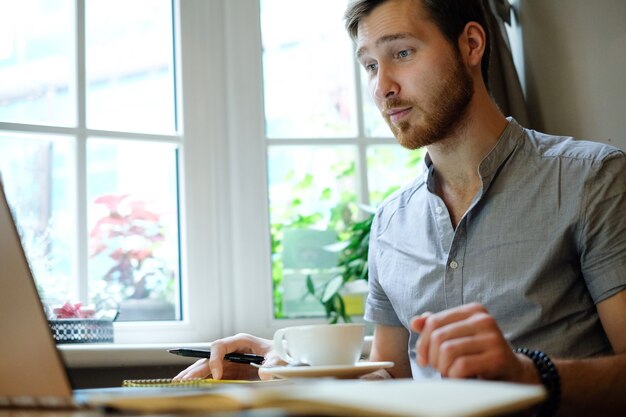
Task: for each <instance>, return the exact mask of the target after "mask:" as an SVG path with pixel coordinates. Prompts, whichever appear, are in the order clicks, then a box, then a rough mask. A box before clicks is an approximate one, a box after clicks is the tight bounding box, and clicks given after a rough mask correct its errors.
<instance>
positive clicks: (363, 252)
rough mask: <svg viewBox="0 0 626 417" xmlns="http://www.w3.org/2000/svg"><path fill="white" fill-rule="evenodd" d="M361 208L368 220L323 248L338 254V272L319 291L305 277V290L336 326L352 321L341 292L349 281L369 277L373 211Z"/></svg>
mask: <svg viewBox="0 0 626 417" xmlns="http://www.w3.org/2000/svg"><path fill="white" fill-rule="evenodd" d="M362 209H363V210H364V211H366V212H367V213H368V215H367V217H365V218H364V219H363V220H359V221H356V222H354V223H352V224H350V225H349V226H348V228H347V233H346V236H347V237H346V238H345V240H343V241H341V242H339V243H337V244H335V245H330V246H328V247H327V248H326V249H327V250H330V251H334V252H339V260H338V262H337V265H338V267H339V268H340V271H341V272H340V273H339V274H338V275H336V276H335V277H333V278H332V279H330V280H329V281H328V282H326V284H324V285H323V286H321V288H319V289H318V288H315V285H314V283H313V280H312V278H311V276H307V291H308V292H309V294H312V295H313V296H315V297H316V298H318V299H319V301H320V303H322V305H323V306H324V309H325V311H326V318H327V319H328V321H329V322H330V323H337V322H338V321H339V320H340V319H341V320H343V321H344V322H350V321H351V319H350V316H349V315H348V314H347V311H346V305H345V302H344V299H343V296H342V295H341V291H342V289H343V288H344V287H345V285H346V284H347V283H348V282H352V281H356V280H365V281H367V278H368V275H367V252H368V249H369V237H370V229H371V227H372V220H373V219H374V210H373V209H372V208H370V207H362Z"/></svg>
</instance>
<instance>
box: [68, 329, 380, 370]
mask: <svg viewBox="0 0 626 417" xmlns="http://www.w3.org/2000/svg"><path fill="white" fill-rule="evenodd" d="M371 345H372V336H365V342H364V344H363V354H364V356H366V357H367V356H369V352H370V349H371ZM184 346H185V347H195V348H206V347H207V344H206V343H184ZM58 347H59V351H60V352H61V354H62V356H63V359H64V360H65V364H66V366H67V367H68V368H98V367H112V366H116V367H120V366H122V367H125V366H153V365H159V366H161V365H187V364H191V363H193V362H195V361H196V360H197V359H196V358H186V357H182V356H176V355H172V354H171V353H169V352H167V349H173V348H177V347H181V344H172V343H154V344H115V343H100V344H92V345H71V344H68V345H58Z"/></svg>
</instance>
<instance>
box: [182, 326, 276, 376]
mask: <svg viewBox="0 0 626 417" xmlns="http://www.w3.org/2000/svg"><path fill="white" fill-rule="evenodd" d="M231 352H241V353H253V354H255V355H262V356H264V357H265V361H264V362H263V366H262V367H261V368H256V367H254V366H252V365H248V364H242V363H235V362H230V361H225V360H224V355H226V354H227V353H231ZM279 362H280V359H279V358H278V356H277V355H276V354H275V352H274V350H273V344H272V341H271V340H267V339H262V338H260V337H256V336H252V335H249V334H244V333H240V334H238V335H235V336H230V337H226V338H224V339H219V340H216V341H214V342H212V343H211V358H210V359H200V360H199V361H197V362H195V363H194V364H192V365H191V366H189V367H188V368H187V369H185V370H183V371H182V372H181V373H179V374H178V375H176V376H175V377H174V380H175V381H180V380H187V379H192V378H206V377H208V376H211V377H212V378H213V379H222V378H224V379H258V378H261V379H270V378H271V375H268V374H267V373H265V372H263V368H264V367H269V366H276V365H277V364H278V363H279Z"/></svg>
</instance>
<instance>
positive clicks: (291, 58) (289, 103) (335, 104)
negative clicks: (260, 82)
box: [261, 0, 357, 138]
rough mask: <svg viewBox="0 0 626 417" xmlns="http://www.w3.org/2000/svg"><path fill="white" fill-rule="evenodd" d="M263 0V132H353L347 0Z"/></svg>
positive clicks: (289, 134) (274, 134) (345, 134)
mask: <svg viewBox="0 0 626 417" xmlns="http://www.w3.org/2000/svg"><path fill="white" fill-rule="evenodd" d="M311 4H312V3H310V2H308V1H303V0H262V1H261V29H262V38H263V70H264V71H263V74H264V88H265V119H266V132H267V136H268V137H271V138H303V137H322V138H324V137H350V136H355V135H356V132H357V120H356V117H357V116H356V111H355V109H356V104H355V92H354V53H353V48H352V43H351V41H350V37H349V36H348V35H347V33H346V31H345V29H344V28H343V12H344V11H345V8H346V4H347V1H346V0H318V1H316V2H315V6H314V7H312V6H311Z"/></svg>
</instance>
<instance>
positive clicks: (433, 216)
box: [177, 0, 626, 415]
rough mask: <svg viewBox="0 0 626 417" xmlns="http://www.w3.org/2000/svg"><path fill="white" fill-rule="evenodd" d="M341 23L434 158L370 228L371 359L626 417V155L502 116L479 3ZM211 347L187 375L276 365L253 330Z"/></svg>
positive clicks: (394, 121) (405, 133)
mask: <svg viewBox="0 0 626 417" xmlns="http://www.w3.org/2000/svg"><path fill="white" fill-rule="evenodd" d="M346 27H347V29H348V31H349V32H350V35H351V36H352V37H353V38H354V40H355V42H356V47H357V50H356V51H357V52H356V55H357V59H358V60H359V62H360V63H361V64H362V66H363V68H364V69H365V71H366V73H367V75H368V81H369V89H370V93H371V94H372V96H373V97H374V100H375V101H376V104H377V106H378V108H379V109H380V111H381V112H382V114H383V117H384V118H385V120H386V121H387V123H388V124H389V126H390V127H391V129H392V131H393V133H394V135H395V136H396V138H397V139H398V141H399V142H400V144H401V145H403V146H405V147H407V148H410V149H416V148H419V147H426V148H427V151H428V154H427V157H426V170H425V172H424V174H422V175H421V176H420V177H418V179H417V180H416V181H415V182H414V183H413V184H411V185H410V186H408V187H406V188H404V189H402V190H400V191H399V192H397V193H396V194H394V195H393V196H391V197H390V198H389V199H387V200H386V201H385V202H384V203H383V204H381V206H380V207H379V209H378V211H377V214H376V217H375V219H374V223H373V225H372V231H371V241H370V253H369V263H370V265H369V266H370V268H369V282H370V293H369V295H368V301H367V307H366V312H365V318H366V319H367V320H369V321H373V322H375V323H376V328H375V333H374V341H373V345H372V350H371V356H370V359H371V360H373V361H383V360H385V361H387V360H391V361H394V362H395V366H394V367H393V368H391V369H389V370H387V371H379V372H378V374H377V376H378V377H393V378H403V377H411V376H414V377H419V376H423V375H429V374H433V373H435V374H436V373H439V374H441V375H442V376H444V377H453V378H482V379H494V380H505V381H512V382H522V383H533V384H539V383H543V384H544V385H546V387H547V388H548V390H549V392H550V400H549V401H548V402H547V403H546V404H545V406H544V408H543V410H542V413H543V414H545V415H548V414H551V413H552V412H554V410H555V409H557V408H558V407H559V399H560V397H561V395H562V401H560V403H561V404H560V408H559V413H561V414H563V415H576V414H593V415H602V414H623V413H624V411H625V410H626V396H624V395H623V392H624V387H626V219H625V218H626V156H625V155H624V153H623V152H621V151H619V150H617V149H615V148H611V147H608V146H604V145H600V144H595V143H591V142H582V141H572V140H571V139H570V138H563V137H554V136H548V135H544V134H541V133H538V132H534V131H530V130H526V129H524V128H522V127H521V126H520V125H518V124H517V122H515V121H514V120H512V119H506V118H505V117H504V116H503V115H502V113H501V112H500V110H499V109H498V107H497V106H496V104H495V103H494V102H493V101H492V99H491V97H490V95H489V92H488V90H487V87H486V85H485V81H484V80H485V79H486V73H485V68H486V61H488V57H487V55H488V44H489V43H488V34H487V33H486V29H485V28H486V27H487V26H486V24H485V22H484V19H483V15H482V13H481V6H480V1H479V0H378V1H373V0H356V1H353V2H352V3H351V4H350V6H349V8H348V11H347V13H346ZM418 335H419V338H418ZM525 348H528V349H531V350H528V349H525ZM514 349H517V350H514ZM212 350H213V352H214V353H215V354H214V355H213V356H212V359H211V360H210V361H199V362H197V363H196V364H194V365H192V366H191V367H190V368H188V369H187V370H185V371H183V372H182V373H181V374H179V376H178V377H177V378H188V377H194V376H205V375H207V374H209V373H212V375H213V377H215V378H221V377H222V376H225V375H228V377H233V375H234V374H232V373H231V372H232V371H233V369H232V368H233V365H232V364H228V365H227V364H224V363H222V361H221V360H220V358H221V357H223V355H222V353H224V354H225V353H227V352H230V351H237V350H238V351H246V352H254V353H257V354H263V355H266V358H267V359H266V366H271V365H272V364H274V363H276V362H277V360H276V357H275V355H274V353H273V350H272V345H271V341H268V340H265V339H259V338H256V337H253V336H250V335H237V336H233V337H230V338H225V339H222V340H220V341H217V342H215V343H214V344H213V345H212ZM566 358H569V359H566ZM226 366H228V367H229V368H228V369H227V368H226ZM237 370H239V371H240V370H241V368H237ZM237 376H239V375H237ZM261 376H262V377H263V375H262V373H261Z"/></svg>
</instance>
